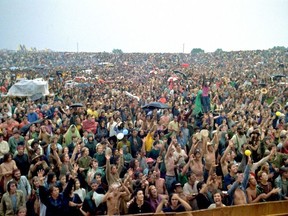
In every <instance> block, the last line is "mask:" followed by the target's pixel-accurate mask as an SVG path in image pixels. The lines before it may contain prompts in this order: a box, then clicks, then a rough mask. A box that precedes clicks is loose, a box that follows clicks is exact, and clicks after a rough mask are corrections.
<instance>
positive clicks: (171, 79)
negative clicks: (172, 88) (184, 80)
mask: <svg viewBox="0 0 288 216" xmlns="http://www.w3.org/2000/svg"><path fill="white" fill-rule="evenodd" d="M176 80H178V77H175V76H172V77H169V78H168V82H171V81H176Z"/></svg>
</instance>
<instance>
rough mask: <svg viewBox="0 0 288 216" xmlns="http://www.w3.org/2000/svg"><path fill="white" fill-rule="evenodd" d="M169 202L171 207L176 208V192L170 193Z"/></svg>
mask: <svg viewBox="0 0 288 216" xmlns="http://www.w3.org/2000/svg"><path fill="white" fill-rule="evenodd" d="M169 204H170V205H171V207H172V208H176V207H177V206H178V205H179V200H178V197H177V194H176V193H172V194H171V195H170V196H169Z"/></svg>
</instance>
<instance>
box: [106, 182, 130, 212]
mask: <svg viewBox="0 0 288 216" xmlns="http://www.w3.org/2000/svg"><path fill="white" fill-rule="evenodd" d="M127 195H128V196H129V195H130V192H129V190H128V188H127V187H126V186H125V185H124V184H123V183H122V182H120V181H119V183H114V184H112V185H111V186H110V192H109V194H108V196H107V199H106V203H107V215H120V213H121V212H120V211H119V210H120V201H121V198H122V197H124V196H127Z"/></svg>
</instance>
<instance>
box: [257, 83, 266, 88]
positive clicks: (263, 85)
mask: <svg viewBox="0 0 288 216" xmlns="http://www.w3.org/2000/svg"><path fill="white" fill-rule="evenodd" d="M258 85H259V86H261V87H265V86H266V85H267V84H266V83H259V84H258Z"/></svg>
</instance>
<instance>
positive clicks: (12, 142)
mask: <svg viewBox="0 0 288 216" xmlns="http://www.w3.org/2000/svg"><path fill="white" fill-rule="evenodd" d="M19 143H22V145H23V144H24V143H25V139H24V137H23V136H21V135H20V132H19V130H18V129H17V128H15V129H13V136H11V137H10V138H9V140H8V144H9V148H10V152H11V154H13V155H14V153H15V152H16V149H17V146H18V145H19Z"/></svg>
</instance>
